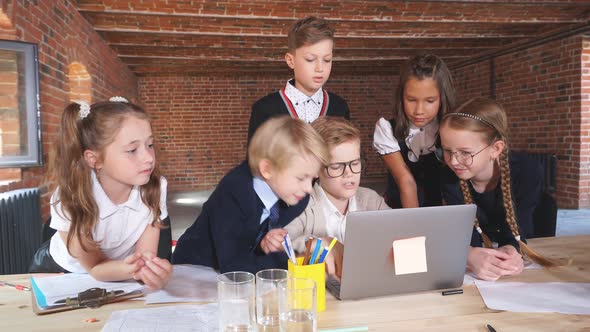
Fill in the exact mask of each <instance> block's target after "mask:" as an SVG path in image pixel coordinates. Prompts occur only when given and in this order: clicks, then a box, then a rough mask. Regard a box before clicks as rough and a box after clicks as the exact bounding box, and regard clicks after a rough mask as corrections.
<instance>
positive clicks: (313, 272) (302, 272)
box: [287, 257, 326, 312]
mask: <svg viewBox="0 0 590 332" xmlns="http://www.w3.org/2000/svg"><path fill="white" fill-rule="evenodd" d="M287 264H288V269H289V272H291V277H293V278H309V279H313V281H315V284H316V291H317V297H316V298H317V303H316V307H317V310H318V312H322V311H324V310H326V263H318V264H312V265H301V264H303V257H299V258H297V264H298V265H295V264H293V262H291V260H289V261H288V263H287Z"/></svg>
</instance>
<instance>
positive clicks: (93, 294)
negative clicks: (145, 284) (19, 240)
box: [31, 278, 143, 315]
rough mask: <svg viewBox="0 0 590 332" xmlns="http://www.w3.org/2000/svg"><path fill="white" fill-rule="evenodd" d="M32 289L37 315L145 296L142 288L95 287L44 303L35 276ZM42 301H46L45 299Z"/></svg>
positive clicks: (92, 306) (32, 300)
mask: <svg viewBox="0 0 590 332" xmlns="http://www.w3.org/2000/svg"><path fill="white" fill-rule="evenodd" d="M31 290H32V291H31V307H32V308H33V312H34V313H35V314H37V315H45V314H50V313H54V312H61V311H68V310H75V309H81V308H92V309H95V308H99V307H100V306H102V305H104V304H108V303H114V302H119V301H124V300H128V299H132V298H136V297H140V296H143V291H142V290H141V289H138V290H134V291H132V292H127V293H126V292H125V291H123V290H107V289H105V288H99V287H93V288H89V289H87V290H85V291H82V292H79V293H78V294H77V295H76V296H71V297H66V298H65V299H62V300H59V301H57V302H55V304H51V305H43V304H42V303H41V301H40V297H41V298H42V297H44V295H43V293H42V292H41V290H40V289H39V287H38V286H37V284H36V283H35V281H34V279H33V278H31ZM42 302H43V303H44V301H42Z"/></svg>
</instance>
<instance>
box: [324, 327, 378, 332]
mask: <svg viewBox="0 0 590 332" xmlns="http://www.w3.org/2000/svg"><path fill="white" fill-rule="evenodd" d="M368 330H369V327H368V326H354V327H343V328H336V329H320V330H318V332H361V331H368Z"/></svg>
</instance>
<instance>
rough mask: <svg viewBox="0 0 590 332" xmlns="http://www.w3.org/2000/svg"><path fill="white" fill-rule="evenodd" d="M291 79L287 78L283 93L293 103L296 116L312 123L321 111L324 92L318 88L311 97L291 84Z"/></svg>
mask: <svg viewBox="0 0 590 332" xmlns="http://www.w3.org/2000/svg"><path fill="white" fill-rule="evenodd" d="M291 81H292V80H289V81H288V82H287V85H286V86H285V94H286V95H287V98H289V100H290V101H291V104H293V108H295V112H296V113H297V116H298V117H299V118H300V119H301V120H303V121H305V122H307V123H312V122H313V121H315V120H316V119H317V118H318V117H319V116H320V112H321V111H322V104H323V103H324V92H323V91H322V89H321V88H320V89H319V90H318V91H316V93H314V94H313V95H312V96H311V97H308V96H307V95H306V94H304V93H303V92H301V91H299V90H298V89H297V88H296V87H295V86H294V85H293V84H291Z"/></svg>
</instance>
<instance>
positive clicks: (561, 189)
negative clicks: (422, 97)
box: [0, 0, 590, 216]
mask: <svg viewBox="0 0 590 332" xmlns="http://www.w3.org/2000/svg"><path fill="white" fill-rule="evenodd" d="M7 22H8V23H7ZM0 38H3V39H9V40H20V41H26V42H33V43H37V44H38V45H39V75H40V98H41V100H40V104H41V114H42V136H43V151H44V156H43V160H44V161H45V162H46V161H47V156H48V151H49V148H50V146H51V143H52V141H53V140H54V138H55V133H56V131H57V125H58V122H59V117H60V115H61V112H62V110H63V108H64V107H65V106H66V105H67V104H68V103H69V101H70V100H72V99H74V98H80V97H81V96H82V97H85V98H91V100H92V101H96V100H102V99H106V98H108V97H110V96H112V95H124V96H126V97H128V98H130V99H131V100H137V101H139V102H140V103H141V104H143V105H144V106H145V107H146V109H147V110H148V111H149V112H150V113H151V114H152V116H153V118H154V131H155V133H156V134H157V135H158V145H159V149H160V150H161V151H160V156H159V159H160V161H161V162H162V166H163V173H164V175H165V176H166V177H167V178H168V180H169V188H170V190H171V191H181V190H195V189H209V188H212V187H213V186H214V185H215V184H216V183H217V181H218V180H219V179H220V178H221V177H222V176H223V174H224V173H225V172H227V171H228V170H229V169H230V168H231V167H233V166H234V165H236V164H237V163H239V161H240V160H242V159H243V157H244V156H245V141H246V130H247V125H248V116H249V112H250V106H251V105H252V103H253V102H254V101H255V100H256V99H258V98H260V97H262V96H264V95H265V94H267V93H270V92H272V91H276V90H277V89H278V88H280V87H281V86H282V85H284V84H285V81H286V79H287V78H289V76H290V73H289V72H288V71H285V72H273V73H268V74H265V73H263V72H261V73H257V74H241V75H238V74H230V73H228V74H217V75H201V76H199V75H182V74H179V75H168V76H166V75H161V74H158V73H155V74H153V75H147V76H141V77H136V76H134V75H133V74H132V73H131V72H130V71H129V69H128V68H127V67H125V66H124V65H123V63H122V62H121V61H119V59H118V58H117V56H116V54H115V53H114V52H113V51H112V50H111V49H109V47H108V46H107V45H106V44H105V42H104V41H103V40H102V39H101V37H100V36H99V35H98V34H96V33H95V32H94V31H93V29H92V27H91V26H90V25H89V24H88V23H87V22H86V21H85V20H84V19H83V18H82V17H81V16H80V14H79V13H78V12H77V11H76V9H75V8H74V7H73V5H72V4H71V2H69V1H59V2H56V1H50V0H37V1H8V2H5V1H4V2H2V6H1V7H0ZM494 64H495V80H496V90H495V93H496V96H497V98H498V100H499V101H500V102H502V103H503V104H504V105H505V106H506V108H507V109H508V111H509V113H510V119H511V123H512V132H513V141H512V142H511V143H512V146H513V147H514V148H515V149H521V150H529V151H537V152H550V153H555V154H557V155H558V156H559V166H558V179H557V181H558V183H557V184H558V192H557V197H558V202H559V206H560V207H561V208H578V207H588V206H590V199H589V191H590V173H589V171H588V169H589V166H590V153H589V152H590V151H589V150H590V98H589V94H590V38H588V37H587V36H581V35H579V36H574V37H570V38H566V39H563V40H558V41H554V42H550V43H547V44H544V45H540V46H536V47H532V48H529V49H526V50H523V51H518V52H514V53H511V54H508V55H504V56H500V57H498V58H496V59H495V60H494ZM489 65H490V64H489V62H488V61H485V62H480V63H477V64H474V65H470V66H467V67H464V68H460V69H457V70H456V71H455V72H454V74H455V82H456V84H457V88H458V92H459V96H460V98H461V99H462V100H466V99H469V98H470V97H473V96H479V95H484V96H487V95H488V94H489V92H490V85H489V82H490V70H489ZM80 68H83V69H84V70H80ZM371 72H372V74H369V75H358V74H354V75H353V74H350V73H348V74H347V73H346V72H345V71H339V70H338V62H335V64H334V70H333V73H332V77H331V79H330V81H329V82H328V84H327V89H329V90H331V91H333V92H335V93H337V94H339V95H341V96H342V97H344V98H345V99H347V101H348V103H349V106H350V109H351V112H352V118H353V122H354V123H355V124H356V125H357V126H359V127H360V128H361V130H362V133H363V152H364V154H365V156H367V157H368V159H369V165H368V168H367V173H366V176H369V177H374V178H382V177H383V175H384V173H385V169H384V167H383V165H382V162H381V161H380V160H379V158H378V157H376V156H375V154H374V153H373V151H372V149H371V147H370V145H371V141H372V132H373V128H374V124H375V122H376V121H377V119H378V118H379V117H380V116H386V117H390V116H391V106H392V103H393V100H392V95H393V91H394V89H395V85H396V83H397V77H396V76H395V75H393V74H391V71H390V70H386V71H384V72H383V73H379V72H378V71H377V70H375V71H371ZM88 77H90V78H91V79H90V81H89V82H88V80H87V78H88ZM74 81H75V84H74ZM45 171H46V166H44V167H31V168H24V169H23V170H22V180H21V181H18V182H14V183H12V184H10V185H9V186H2V187H0V191H6V190H10V189H17V188H22V187H33V186H40V185H42V183H43V181H42V180H43V176H44V174H45ZM50 189H52V188H48V187H45V186H43V191H44V202H45V204H44V210H43V211H44V212H45V213H44V215H45V216H46V215H47V211H48V206H47V198H48V195H49V193H50Z"/></svg>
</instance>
